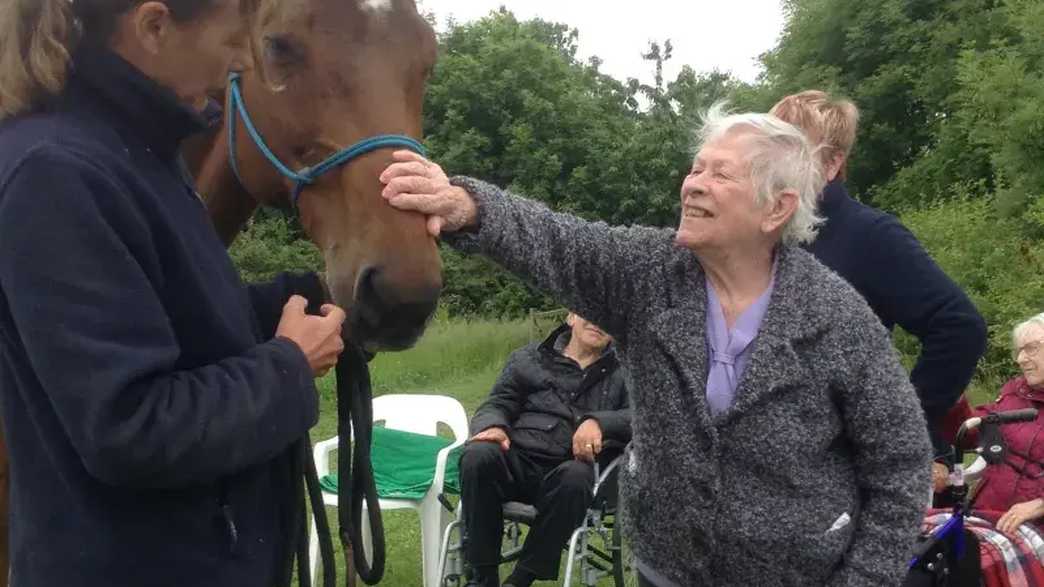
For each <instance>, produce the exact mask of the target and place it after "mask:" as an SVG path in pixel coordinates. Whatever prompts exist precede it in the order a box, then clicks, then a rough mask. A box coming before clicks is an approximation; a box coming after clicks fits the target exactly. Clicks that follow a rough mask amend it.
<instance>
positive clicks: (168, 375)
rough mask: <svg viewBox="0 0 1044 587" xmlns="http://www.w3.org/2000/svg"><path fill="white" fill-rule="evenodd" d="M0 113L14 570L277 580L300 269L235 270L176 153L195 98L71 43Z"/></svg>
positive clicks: (1, 270) (176, 579) (1, 370)
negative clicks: (289, 306) (45, 88)
mask: <svg viewBox="0 0 1044 587" xmlns="http://www.w3.org/2000/svg"><path fill="white" fill-rule="evenodd" d="M74 64H75V65H74V68H75V69H74V71H73V73H72V76H71V79H70V81H69V83H68V86H67V88H66V90H65V91H64V93H63V94H62V95H61V96H59V97H58V98H57V99H56V100H54V102H53V103H52V104H50V105H49V106H48V108H46V109H45V111H44V112H41V113H37V114H33V115H25V116H21V117H17V118H14V119H11V120H8V121H6V122H4V123H3V124H2V125H0V352H2V355H0V405H2V410H3V424H4V429H5V433H6V435H7V441H8V446H9V449H10V457H11V491H12V493H11V512H12V517H11V521H10V524H11V530H10V532H11V534H10V536H11V555H12V584H14V585H19V586H20V587H44V586H48V587H51V586H54V585H62V586H63V587H78V586H84V587H86V586H102V585H106V586H108V585H150V586H171V587H174V586H179V587H180V586H186V585H193V586H207V585H214V586H222V587H227V586H230V585H257V586H262V585H271V584H273V583H274V582H275V581H274V578H275V577H276V576H277V575H278V574H279V573H280V572H281V569H279V568H278V566H279V564H280V563H279V562H278V561H279V560H280V558H281V556H280V555H281V553H282V551H283V550H282V549H283V548H284V545H285V537H286V536H288V535H289V534H290V532H289V530H288V529H287V528H286V523H287V520H286V517H287V515H286V512H287V507H286V506H287V504H286V502H287V497H286V496H287V489H288V487H289V483H290V477H289V462H288V461H287V459H286V457H285V453H286V451H287V449H288V447H289V445H290V444H291V443H292V442H293V441H294V440H296V439H298V438H301V437H302V436H303V435H304V434H305V433H306V431H307V430H308V429H309V428H310V427H311V426H312V425H313V424H314V423H315V422H316V420H317V417H318V400H317V395H316V390H315V386H314V381H313V377H312V373H311V370H310V369H309V366H308V362H307V360H306V358H305V356H304V355H303V353H302V352H301V350H300V348H298V347H297V345H295V344H294V343H293V342H290V341H289V340H286V339H273V338H272V337H273V335H274V331H275V327H276V324H277V322H278V318H279V315H280V309H281V307H282V305H283V304H284V303H285V301H286V300H287V298H288V297H289V296H290V295H291V294H292V293H302V294H304V295H306V296H307V297H309V298H310V299H312V300H313V301H320V299H319V298H321V295H322V290H321V287H320V284H319V281H318V278H317V277H316V276H314V275H305V276H284V277H282V278H280V279H279V280H277V281H276V282H275V283H273V284H268V285H267V286H264V287H257V288H254V289H253V290H249V291H248V289H247V288H246V287H244V286H243V284H242V283H241V282H240V279H239V277H238V275H237V272H236V270H235V268H234V267H233V265H232V262H231V260H230V258H229V256H228V254H227V252H226V251H225V249H224V247H223V246H222V244H221V242H220V241H219V239H218V237H217V235H216V234H215V232H214V230H213V228H212V226H211V224H210V222H209V219H208V216H207V213H206V210H205V209H204V207H203V204H202V203H201V201H200V200H199V199H198V197H197V196H196V194H195V191H194V189H193V187H192V185H191V184H190V183H189V182H188V180H186V178H185V175H184V174H183V173H182V167H181V166H180V164H179V161H180V159H179V156H178V146H179V143H180V141H181V139H182V138H184V137H185V136H186V135H188V134H189V133H191V132H193V131H197V130H201V129H202V121H201V119H200V118H199V117H197V116H196V115H195V114H194V113H192V112H190V111H188V110H186V109H183V108H182V107H181V106H179V105H178V104H177V102H176V100H175V99H174V98H173V95H172V94H170V93H168V92H167V91H165V90H163V89H162V88H160V87H159V86H157V85H156V84H154V83H153V82H152V81H151V80H149V79H148V78H146V77H145V76H144V75H143V74H141V73H140V72H139V71H138V70H136V69H135V68H134V67H132V66H131V65H130V64H128V63H127V62H125V61H123V60H121V59H120V58H119V57H117V56H116V55H115V54H112V53H109V52H106V51H101V50H97V51H90V50H87V51H82V52H81V53H79V54H78V55H77V56H76V58H75V60H74Z"/></svg>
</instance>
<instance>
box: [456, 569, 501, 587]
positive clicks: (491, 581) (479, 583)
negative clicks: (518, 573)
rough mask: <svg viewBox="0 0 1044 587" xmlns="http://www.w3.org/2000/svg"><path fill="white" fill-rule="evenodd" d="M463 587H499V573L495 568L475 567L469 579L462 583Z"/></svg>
mask: <svg viewBox="0 0 1044 587" xmlns="http://www.w3.org/2000/svg"><path fill="white" fill-rule="evenodd" d="M464 587H501V586H500V575H498V574H497V568H496V567H493V568H492V569H482V568H479V569H475V570H474V571H472V574H471V579H469V580H468V582H467V583H465V584H464Z"/></svg>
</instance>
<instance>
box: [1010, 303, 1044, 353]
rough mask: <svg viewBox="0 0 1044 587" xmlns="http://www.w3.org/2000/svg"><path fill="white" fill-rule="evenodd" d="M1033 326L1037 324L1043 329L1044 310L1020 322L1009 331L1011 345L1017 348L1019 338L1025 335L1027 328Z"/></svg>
mask: <svg viewBox="0 0 1044 587" xmlns="http://www.w3.org/2000/svg"><path fill="white" fill-rule="evenodd" d="M1034 326H1039V327H1040V328H1041V329H1044V312H1041V313H1040V314H1037V315H1036V316H1033V317H1032V318H1030V319H1028V320H1026V321H1025V322H1020V323H1019V324H1017V325H1016V326H1015V329H1014V330H1012V331H1011V342H1012V347H1014V348H1016V349H1018V347H1019V340H1021V339H1022V337H1023V336H1025V334H1026V331H1027V330H1029V329H1030V328H1032V327H1034Z"/></svg>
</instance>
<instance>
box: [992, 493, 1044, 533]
mask: <svg viewBox="0 0 1044 587" xmlns="http://www.w3.org/2000/svg"><path fill="white" fill-rule="evenodd" d="M1041 517H1044V498H1037V499H1034V500H1032V501H1024V502H1022V503H1017V504H1015V505H1013V506H1011V509H1009V510H1008V511H1007V513H1005V514H1004V515H1003V516H1001V519H1000V520H998V521H997V529H998V530H1000V531H1001V532H1003V533H1005V534H1013V533H1015V532H1017V531H1018V528H1019V526H1021V525H1022V524H1023V523H1024V522H1028V521H1030V520H1035V519H1037V518H1041Z"/></svg>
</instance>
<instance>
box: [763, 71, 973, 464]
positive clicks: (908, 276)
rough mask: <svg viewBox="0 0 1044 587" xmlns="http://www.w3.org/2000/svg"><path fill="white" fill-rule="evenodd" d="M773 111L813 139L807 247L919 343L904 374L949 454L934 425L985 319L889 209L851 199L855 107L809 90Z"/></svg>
mask: <svg viewBox="0 0 1044 587" xmlns="http://www.w3.org/2000/svg"><path fill="white" fill-rule="evenodd" d="M772 113H773V114H775V115H776V116H778V117H780V118H782V119H783V120H786V121H787V122H789V123H791V124H793V125H795V126H797V127H799V128H801V129H802V130H804V131H805V133H806V134H808V135H809V138H810V139H811V140H812V141H813V142H814V143H818V144H819V147H820V149H821V150H820V156H821V157H822V161H823V168H824V172H825V173H826V179H827V180H828V181H829V183H828V184H827V186H826V188H825V189H824V190H823V195H822V199H821V201H820V204H819V213H820V215H822V217H823V218H824V219H825V220H826V222H825V223H824V224H823V226H821V227H820V229H819V236H818V237H816V240H815V241H814V242H813V243H812V244H811V245H809V246H808V250H809V252H811V253H812V254H813V255H815V256H816V258H817V259H819V261H820V262H821V263H823V264H824V265H826V266H827V267H829V268H831V269H833V270H834V271H836V272H837V273H838V274H839V275H841V277H843V278H845V280H846V281H848V282H849V283H850V284H852V287H854V288H855V289H856V291H858V292H859V293H860V294H862V296H863V297H864V298H866V301H867V303H869V304H870V308H871V309H872V310H873V311H874V313H875V314H877V317H878V318H880V319H881V322H882V323H883V324H884V326H885V328H887V329H888V330H892V329H893V328H894V327H895V326H896V325H897V324H898V325H899V326H901V327H902V328H903V330H906V331H907V332H909V333H911V334H913V335H914V336H916V337H917V339H918V340H919V341H920V342H921V355H920V356H919V357H918V358H917V364H916V365H915V366H914V369H913V372H912V373H911V374H910V380H911V383H913V385H914V388H915V389H916V390H917V395H918V396H919V397H920V399H921V407H922V408H923V409H924V413H925V418H926V419H927V421H928V429H929V433H930V435H931V438H932V444H933V445H934V448H935V453H936V455H937V456H944V455H949V454H950V450H949V447H948V446H947V444H946V442H945V441H944V440H943V439H942V437H941V436H940V435H939V433H938V428H939V424H940V423H941V422H942V420H943V418H944V417H945V416H946V414H947V412H949V410H950V408H951V407H953V406H954V404H956V403H957V400H958V398H960V396H961V394H962V393H963V392H964V389H965V388H966V387H967V386H968V382H969V381H971V378H972V375H974V374H975V367H976V365H977V364H978V362H979V358H981V357H982V354H983V353H984V352H986V323H985V322H984V321H983V319H982V316H980V315H979V312H978V310H977V309H976V308H975V305H974V304H972V302H971V300H969V299H968V297H967V296H966V295H964V292H963V291H961V288H960V287H959V286H958V285H957V284H956V283H954V282H953V281H952V280H951V279H950V278H949V277H948V276H947V275H946V273H944V272H943V270H942V269H940V268H939V266H938V265H936V263H935V261H933V260H932V258H931V256H929V255H928V253H927V251H925V250H924V247H922V246H921V243H920V242H918V241H917V237H915V236H914V235H913V234H912V233H911V232H910V231H909V230H907V229H906V227H905V226H903V225H902V224H901V223H900V222H899V221H898V220H897V219H896V218H895V217H894V216H892V215H890V214H886V213H884V212H881V211H880V210H876V209H874V208H871V207H869V206H866V205H864V204H861V203H860V202H858V201H856V200H855V199H853V198H852V197H850V196H849V195H848V191H847V190H846V189H845V184H844V179H845V168H846V165H847V162H848V155H849V153H850V152H851V150H852V145H853V144H854V143H855V137H856V126H857V125H858V121H859V111H858V110H857V109H856V106H855V104H853V103H851V102H849V101H847V100H835V99H832V98H831V97H830V96H829V95H827V94H826V93H825V92H821V91H819V90H808V91H804V92H801V93H799V94H794V95H792V96H787V97H786V98H783V99H782V100H780V101H779V103H777V104H776V105H775V106H774V107H773V108H772Z"/></svg>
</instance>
